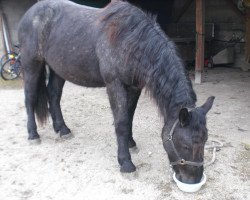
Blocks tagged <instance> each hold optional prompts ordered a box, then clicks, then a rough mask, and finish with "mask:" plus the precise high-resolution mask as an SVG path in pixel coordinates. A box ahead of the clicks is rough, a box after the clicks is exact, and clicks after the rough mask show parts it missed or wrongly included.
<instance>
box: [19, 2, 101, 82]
mask: <svg viewBox="0 0 250 200" xmlns="http://www.w3.org/2000/svg"><path fill="white" fill-rule="evenodd" d="M98 12H99V9H96V8H91V7H87V6H81V5H78V4H75V3H73V2H69V1H51V0H45V1H41V2H38V3H37V4H35V5H34V6H33V7H32V8H31V9H30V10H29V11H28V12H27V13H26V14H25V15H24V17H23V19H22V20H21V22H20V25H19V27H20V28H19V41H20V44H21V48H25V52H27V51H29V50H28V49H27V48H30V49H33V50H32V53H34V56H35V57H37V58H38V59H41V60H44V61H45V62H46V63H47V64H48V65H49V66H50V67H51V68H52V69H53V70H54V71H55V72H56V73H57V74H58V75H60V76H61V77H62V78H64V79H66V80H69V81H71V82H74V83H76V84H79V85H85V86H104V83H103V80H102V78H101V75H100V72H99V71H100V70H99V65H98V58H97V57H96V54H95V45H96V40H97V38H96V37H97V36H96V34H97V33H98V32H99V31H98V30H97V26H95V25H94V22H95V21H96V18H97V15H98ZM30 40H33V41H35V42H34V43H33V44H32V45H30ZM36 41H37V42H36Z"/></svg>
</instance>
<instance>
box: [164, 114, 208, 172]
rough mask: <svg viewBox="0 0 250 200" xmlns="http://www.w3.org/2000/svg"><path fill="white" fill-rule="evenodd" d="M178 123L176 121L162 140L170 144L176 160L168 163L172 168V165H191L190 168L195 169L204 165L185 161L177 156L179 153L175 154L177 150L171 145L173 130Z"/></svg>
mask: <svg viewBox="0 0 250 200" xmlns="http://www.w3.org/2000/svg"><path fill="white" fill-rule="evenodd" d="M178 122H179V120H178V119H177V120H176V121H175V122H174V124H173V126H172V128H171V130H170V133H169V137H168V138H167V139H166V140H164V141H165V142H169V143H170V144H171V146H172V148H173V150H174V153H175V155H176V157H177V158H178V160H177V161H174V162H170V164H171V165H172V166H173V165H192V166H196V167H200V166H202V165H203V164H204V162H192V161H187V160H185V159H183V158H181V157H180V155H179V153H178V152H177V150H176V148H175V146H174V143H173V134H174V129H175V127H176V125H177V124H178Z"/></svg>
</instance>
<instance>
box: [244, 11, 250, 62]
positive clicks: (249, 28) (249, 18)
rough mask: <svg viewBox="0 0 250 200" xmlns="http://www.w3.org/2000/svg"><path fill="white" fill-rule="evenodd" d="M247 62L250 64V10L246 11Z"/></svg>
mask: <svg viewBox="0 0 250 200" xmlns="http://www.w3.org/2000/svg"><path fill="white" fill-rule="evenodd" d="M245 56H246V62H247V63H250V8H247V9H246V43H245Z"/></svg>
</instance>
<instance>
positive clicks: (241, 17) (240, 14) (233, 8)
mask: <svg viewBox="0 0 250 200" xmlns="http://www.w3.org/2000/svg"><path fill="white" fill-rule="evenodd" d="M226 2H227V4H228V5H229V6H230V8H231V9H232V10H233V11H234V12H235V13H236V14H237V15H238V17H239V18H240V19H241V20H242V21H243V22H245V21H246V18H245V15H244V14H243V13H242V12H241V11H240V10H239V9H238V8H237V6H236V4H235V3H234V2H233V1H232V0H226Z"/></svg>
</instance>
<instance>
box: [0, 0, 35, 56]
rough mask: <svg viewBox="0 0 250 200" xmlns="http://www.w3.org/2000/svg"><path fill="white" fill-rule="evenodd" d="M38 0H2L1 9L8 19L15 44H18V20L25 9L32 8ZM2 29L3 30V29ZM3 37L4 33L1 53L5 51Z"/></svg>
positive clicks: (1, 39) (0, 38)
mask: <svg viewBox="0 0 250 200" xmlns="http://www.w3.org/2000/svg"><path fill="white" fill-rule="evenodd" d="M35 2H36V0H1V1H0V3H1V10H2V12H3V13H4V14H5V16H6V19H7V25H8V28H9V32H10V37H11V40H12V43H13V44H18V41H17V26H18V22H19V20H20V19H21V17H22V16H23V14H24V13H25V11H26V10H27V9H28V8H30V7H31V6H32V5H33V4H34V3H35ZM1 31H2V30H1ZM2 41H3V38H2V33H0V43H1V44H0V55H2V54H3V53H4V51H3V50H4V49H3V43H2Z"/></svg>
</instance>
